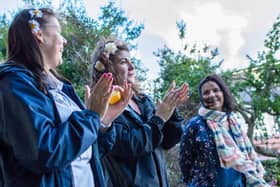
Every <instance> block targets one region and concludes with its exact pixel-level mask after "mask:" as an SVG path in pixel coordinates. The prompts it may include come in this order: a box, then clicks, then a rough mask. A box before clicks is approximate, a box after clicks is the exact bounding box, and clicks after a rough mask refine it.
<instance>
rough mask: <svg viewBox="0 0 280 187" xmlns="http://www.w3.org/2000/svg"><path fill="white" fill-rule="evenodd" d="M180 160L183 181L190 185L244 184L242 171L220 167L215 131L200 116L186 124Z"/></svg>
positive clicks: (236, 186) (237, 186)
mask: <svg viewBox="0 0 280 187" xmlns="http://www.w3.org/2000/svg"><path fill="white" fill-rule="evenodd" d="M179 160H180V161H179V164H180V168H181V171H182V174H183V181H184V183H185V184H186V186H188V187H241V186H243V184H242V183H243V182H242V180H243V177H242V174H241V173H239V172H237V171H235V170H233V169H224V168H221V166H220V163H219V157H218V154H217V151H216V147H215V142H214V137H213V132H212V131H211V130H210V128H209V127H208V126H207V124H206V121H205V120H204V119H203V118H202V117H201V116H199V115H197V116H195V117H194V118H192V119H190V120H189V121H188V122H187V124H186V125H185V127H184V134H183V136H182V139H181V143H180V157H179ZM221 176H222V177H221Z"/></svg>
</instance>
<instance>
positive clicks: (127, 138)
mask: <svg viewBox="0 0 280 187" xmlns="http://www.w3.org/2000/svg"><path fill="white" fill-rule="evenodd" d="M133 99H134V100H135V101H136V102H137V104H138V106H139V108H140V110H141V114H142V115H141V116H140V115H138V114H137V113H136V112H134V111H133V110H132V109H131V108H130V107H127V108H126V110H125V111H124V112H123V114H122V115H121V116H119V117H118V118H117V119H116V120H115V121H114V122H113V125H114V126H115V128H116V132H117V137H116V142H115V144H114V146H113V149H112V152H111V153H110V155H108V156H107V157H106V158H105V160H103V165H104V167H105V170H106V172H108V173H109V174H111V179H107V180H108V181H107V182H108V185H107V186H114V187H118V186H123V187H128V186H131V187H132V186H133V187H167V186H168V179H167V172H166V163H165V157H164V153H163V149H169V148H171V147H173V146H174V145H175V144H177V143H178V142H179V140H180V138H181V135H182V122H183V118H181V117H180V116H179V115H178V112H176V111H175V112H174V113H173V115H172V117H171V118H170V120H168V121H167V122H166V123H164V122H163V121H162V119H161V118H159V117H157V116H155V107H154V105H153V103H152V101H151V100H150V99H149V98H148V97H147V96H146V95H142V96H138V97H134V98H133ZM112 183H113V184H112Z"/></svg>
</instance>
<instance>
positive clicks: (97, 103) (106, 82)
mask: <svg viewBox="0 0 280 187" xmlns="http://www.w3.org/2000/svg"><path fill="white" fill-rule="evenodd" d="M112 83H113V77H112V74H111V73H104V74H103V75H102V76H101V77H100V79H99V80H98V81H97V83H96V84H95V85H94V87H93V88H92V89H90V88H89V87H88V86H86V87H85V89H86V90H85V103H86V107H87V109H88V110H92V111H95V112H97V113H98V114H99V115H100V118H101V119H102V118H103V117H104V115H105V113H106V112H107V110H108V105H109V104H108V101H109V98H110V95H111V93H112Z"/></svg>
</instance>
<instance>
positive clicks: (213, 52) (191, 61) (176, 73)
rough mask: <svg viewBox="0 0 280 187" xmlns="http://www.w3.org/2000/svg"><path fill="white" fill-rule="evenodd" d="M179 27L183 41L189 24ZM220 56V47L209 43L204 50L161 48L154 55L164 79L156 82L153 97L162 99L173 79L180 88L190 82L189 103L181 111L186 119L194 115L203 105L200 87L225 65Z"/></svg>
mask: <svg viewBox="0 0 280 187" xmlns="http://www.w3.org/2000/svg"><path fill="white" fill-rule="evenodd" d="M177 27H178V30H179V38H180V39H181V40H183V39H184V38H185V36H186V33H185V32H186V24H185V23H184V22H183V21H180V22H177ZM189 46H190V47H189ZM218 53H219V52H218V49H217V48H214V49H212V48H211V47H210V46H208V45H206V44H205V45H204V46H203V47H202V49H200V48H199V47H197V45H196V44H193V45H188V44H184V45H183V47H182V50H179V51H174V50H172V49H170V48H168V47H167V46H164V47H163V48H161V49H159V50H158V51H157V52H156V53H154V54H155V56H156V57H157V58H158V63H159V65H160V76H159V78H157V79H156V80H155V81H154V85H155V86H154V87H155V89H154V93H153V97H154V98H155V99H158V98H161V97H162V96H163V94H164V93H165V91H166V90H167V89H168V87H169V85H170V83H171V82H172V81H173V80H174V81H176V84H177V85H181V84H182V83H184V82H187V83H188V84H189V88H190V91H191V95H190V99H189V101H188V102H187V103H186V104H185V105H182V106H180V109H181V110H180V111H182V113H184V115H185V118H186V119H188V118H189V117H191V116H193V114H194V113H195V112H196V111H197V107H198V106H199V97H198V93H197V91H196V89H197V85H198V84H199V82H200V81H201V80H202V79H203V78H204V77H205V76H206V75H208V74H210V73H212V72H215V71H219V67H220V66H221V64H222V61H217V60H216V57H217V56H218Z"/></svg>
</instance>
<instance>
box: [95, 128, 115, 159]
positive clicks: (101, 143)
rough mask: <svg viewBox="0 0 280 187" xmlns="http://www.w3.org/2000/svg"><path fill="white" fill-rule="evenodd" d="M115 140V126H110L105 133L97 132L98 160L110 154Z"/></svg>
mask: <svg viewBox="0 0 280 187" xmlns="http://www.w3.org/2000/svg"><path fill="white" fill-rule="evenodd" d="M115 140H116V129H115V126H113V125H112V126H111V127H110V128H109V129H108V130H107V131H105V132H102V131H99V134H98V147H99V153H100V158H101V157H103V156H104V155H106V153H108V152H110V151H111V150H112V148H113V145H114V143H115Z"/></svg>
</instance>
